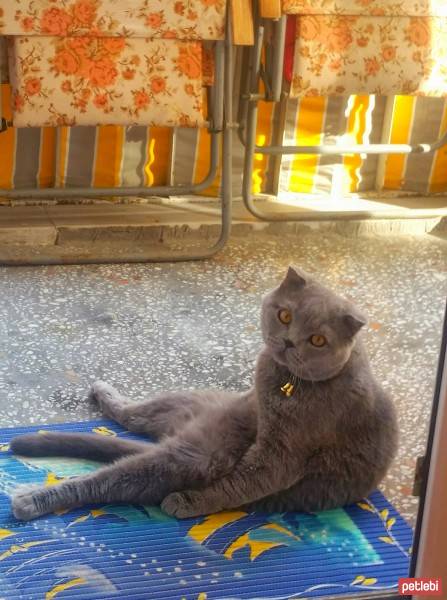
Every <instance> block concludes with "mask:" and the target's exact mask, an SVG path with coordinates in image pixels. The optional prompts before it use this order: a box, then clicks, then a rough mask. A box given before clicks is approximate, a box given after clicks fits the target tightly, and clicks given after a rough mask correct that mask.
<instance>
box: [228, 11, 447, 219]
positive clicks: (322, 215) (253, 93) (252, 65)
mask: <svg viewBox="0 0 447 600" xmlns="http://www.w3.org/2000/svg"><path fill="white" fill-rule="evenodd" d="M284 30H285V22H281V21H280V22H278V24H277V25H276V32H277V37H276V40H275V43H281V44H284ZM263 40H264V24H263V21H262V20H261V19H259V18H257V20H256V26H255V44H254V46H253V47H252V48H251V56H250V62H249V83H248V86H247V88H248V89H247V91H246V94H245V98H243V100H242V105H241V108H240V111H239V114H240V119H241V121H240V123H239V131H238V133H239V138H240V140H241V142H242V143H243V144H244V145H245V158H244V171H243V181H242V198H243V201H244V204H245V207H246V208H247V210H248V211H249V212H250V213H251V214H252V215H254V216H255V217H256V218H258V219H261V220H263V221H326V220H359V219H369V218H374V219H392V218H406V219H408V218H415V219H416V218H417V219H420V218H430V217H434V216H439V212H437V211H435V210H417V211H415V210H412V211H410V210H409V209H400V210H399V209H395V210H394V209H393V210H385V209H384V210H376V211H374V210H368V211H349V212H340V211H327V212H326V211H324V212H316V211H306V212H297V211H294V212H290V211H287V212H286V211H281V213H278V212H273V211H270V212H264V211H262V210H260V209H259V208H258V207H257V206H256V203H255V199H254V197H253V194H252V174H253V163H254V155H255V154H265V155H268V156H282V155H284V154H295V155H296V154H318V155H333V156H340V155H343V154H427V153H430V152H434V151H436V150H438V149H439V148H442V147H443V146H445V145H446V144H447V132H446V133H445V134H444V135H443V136H442V137H441V138H440V139H439V140H437V141H435V142H433V143H432V144H416V145H410V144H357V145H351V146H335V145H330V144H321V145H317V146H292V145H286V146H280V145H276V146H274V145H272V146H257V145H256V125H257V117H258V102H259V100H260V99H264V98H263V97H261V95H260V94H259V81H260V70H261V51H262V44H263ZM274 54H275V59H274V60H273V64H274V66H275V69H279V71H280V72H279V73H276V74H275V73H273V75H272V81H273V86H272V92H271V94H270V96H271V98H273V99H278V98H279V97H280V95H279V90H278V85H279V81H281V78H282V62H281V64H280V58H281V57H283V55H284V53H283V52H281V51H280V50H278V49H276V48H275V53H274ZM265 99H266V100H269V98H268V97H267V98H265Z"/></svg>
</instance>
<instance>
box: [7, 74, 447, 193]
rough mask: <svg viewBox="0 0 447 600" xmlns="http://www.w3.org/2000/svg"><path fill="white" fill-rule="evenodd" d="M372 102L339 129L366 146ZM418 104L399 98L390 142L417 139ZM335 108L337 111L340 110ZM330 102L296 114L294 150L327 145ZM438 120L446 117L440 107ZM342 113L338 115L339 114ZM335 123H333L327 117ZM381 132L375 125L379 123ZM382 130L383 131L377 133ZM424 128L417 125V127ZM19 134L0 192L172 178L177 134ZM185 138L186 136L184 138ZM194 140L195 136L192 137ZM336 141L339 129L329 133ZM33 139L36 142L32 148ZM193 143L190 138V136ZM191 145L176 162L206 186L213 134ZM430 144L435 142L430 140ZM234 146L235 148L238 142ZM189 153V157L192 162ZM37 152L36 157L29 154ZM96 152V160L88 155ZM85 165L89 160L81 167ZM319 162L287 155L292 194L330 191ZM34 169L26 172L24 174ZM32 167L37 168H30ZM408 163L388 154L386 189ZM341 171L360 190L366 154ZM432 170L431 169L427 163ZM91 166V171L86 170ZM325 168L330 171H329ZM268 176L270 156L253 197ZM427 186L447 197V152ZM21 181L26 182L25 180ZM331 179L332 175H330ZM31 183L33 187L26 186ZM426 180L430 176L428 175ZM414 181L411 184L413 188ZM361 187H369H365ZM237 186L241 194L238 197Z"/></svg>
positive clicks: (262, 132)
mask: <svg viewBox="0 0 447 600" xmlns="http://www.w3.org/2000/svg"><path fill="white" fill-rule="evenodd" d="M10 101H11V98H10V88H9V86H8V85H6V84H3V85H2V104H3V107H2V114H3V115H4V116H5V117H6V118H7V119H9V118H11V114H10V112H11V111H10ZM437 101H439V102H441V103H443V107H444V108H443V117H442V123H440V127H439V134H440V135H441V134H442V133H443V132H445V131H446V130H447V101H443V100H440V99H439V100H437ZM374 102H375V101H374V97H368V96H352V97H351V99H350V100H349V102H348V105H347V107H346V110H345V114H344V115H341V117H343V118H340V123H341V125H340V131H337V135H340V136H344V137H345V139H349V140H350V141H351V142H353V143H363V142H367V141H368V140H369V138H370V135H369V134H370V127H371V122H372V120H371V112H372V110H373V109H374ZM417 102H418V99H417V98H415V97H408V96H397V97H396V98H395V100H394V110H393V118H392V123H391V132H390V136H391V142H393V143H408V142H409V141H410V140H411V136H412V131H413V125H414V127H416V123H415V124H413V121H414V120H415V112H416V110H415V109H416V106H417ZM334 106H335V105H334ZM334 106H332V107H331V101H330V100H329V99H327V98H323V97H307V98H303V99H301V100H300V102H299V103H297V108H296V109H294V110H296V114H294V118H293V122H292V124H291V125H289V127H290V130H291V131H290V132H289V135H288V139H289V141H290V143H296V144H309V145H311V144H318V143H322V141H323V131H324V129H325V127H327V126H328V123H332V127H333V124H334V123H335V122H337V118H338V116H337V115H336V114H335V117H336V118H334V114H331V111H334V110H335V109H334ZM438 106H439V107H440V109H439V114H441V112H442V111H441V108H442V104H441V105H438ZM337 110H338V109H337ZM329 117H330V118H329ZM273 119H274V106H273V105H272V104H271V103H266V102H260V103H259V114H258V126H257V136H256V141H257V144H258V145H260V146H262V145H265V144H269V143H271V139H272V126H273ZM376 126H377V125H376ZM379 128H380V127H379ZM420 128H421V124H420V123H419V129H420ZM22 133H23V131H22V132H21V133H20V135H19V130H15V129H14V128H9V129H8V130H7V131H6V132H4V133H2V134H0V156H1V157H2V159H1V160H0V187H1V188H5V189H11V188H14V187H15V185H16V183H17V185H20V186H30V187H33V186H35V185H36V183H37V185H38V186H40V187H47V186H48V187H52V186H54V185H56V186H61V187H64V186H65V185H85V186H89V185H93V186H95V187H113V186H117V185H146V186H151V185H165V184H166V183H167V180H168V173H169V170H170V160H171V144H172V130H171V129H168V128H159V127H134V128H132V127H130V128H126V127H120V126H102V127H98V128H72V129H71V128H68V127H60V128H58V129H52V128H43V129H40V130H38V129H35V130H33V131H32V132H30V134H29V135H27V136H25V135H22ZM182 135H183V134H182ZM188 135H191V132H189V133H188ZM331 135H332V136H334V131H332V133H331ZM30 136H31V138H32V140H33V144H32V148H31V147H30V144H29V140H30ZM188 139H189V138H188ZM194 140H195V141H194V142H192V143H191V144H190V145H188V143H187V144H186V145H185V143H183V144H180V145H179V152H178V156H175V157H174V160H175V161H176V162H177V163H182V162H183V163H185V162H186V163H188V164H190V165H191V168H190V169H189V167H188V169H186V171H188V170H189V173H190V174H192V176H191V175H190V177H191V180H192V181H194V182H195V183H197V182H199V181H201V180H202V179H203V178H204V177H205V176H206V174H207V172H208V168H209V133H208V132H207V131H206V130H200V131H199V132H198V133H197V135H196V136H195V138H194ZM427 141H430V140H427ZM235 144H236V143H235ZM235 148H236V151H235V158H236V162H238V164H239V166H238V167H235V177H234V180H235V182H236V183H237V182H238V181H239V179H238V177H240V164H241V162H242V148H239V147H238V146H237V144H236V145H235ZM186 149H190V155H189V156H186V154H185V152H186ZM30 153H34V156H32V157H31V156H30ZM89 153H90V154H89ZM81 159H82V160H83V162H82V164H81ZM323 162H324V161H320V160H319V158H318V156H311V155H307V156H306V155H299V156H294V157H289V163H288V172H287V187H288V191H292V192H297V193H303V194H308V193H316V192H319V191H327V188H328V186H327V185H326V188H323V187H322V183H321V177H322V173H326V172H330V170H331V169H332V168H333V165H332V164H330V163H329V162H326V164H323ZM25 164H26V165H28V169H23V168H21V167H22V166H23V165H25ZM30 165H32V167H30ZM406 165H407V158H406V156H404V155H389V156H388V157H387V158H386V161H385V173H384V188H385V189H393V190H399V189H401V188H402V186H403V185H404V181H405V179H406ZM336 166H337V169H339V170H340V169H341V170H342V188H343V191H350V192H355V191H358V190H359V188H360V186H361V183H362V168H363V166H364V159H363V158H362V157H360V156H345V157H344V158H343V159H341V161H339V163H338V164H337V165H336ZM428 167H430V165H428ZM87 168H88V172H87V171H86V169H87ZM325 169H326V171H325ZM267 170H268V157H267V156H266V155H261V154H260V155H256V156H255V163H254V170H253V191H254V192H255V193H259V192H261V191H263V190H265V183H266V177H267ZM428 171H429V173H430V174H429V181H427V182H426V185H427V190H428V191H429V192H445V191H447V148H443V149H441V150H439V151H438V152H436V153H435V154H434V155H433V159H432V163H431V168H430V169H427V172H428ZM19 175H21V176H19ZM329 176H331V175H329ZM28 177H29V181H25V179H27V178H28ZM424 177H427V175H424ZM409 182H410V183H409ZM411 182H412V179H411V178H407V182H406V184H405V189H406V190H409V189H410V187H409V186H411ZM219 185H220V171H219V172H218V174H217V176H216V178H215V181H214V182H213V183H212V185H211V186H210V187H209V188H208V189H207V190H205V191H204V192H202V194H203V195H208V196H216V195H217V194H218V190H219ZM361 189H364V187H363V188H361ZM237 190H238V188H236V189H235V193H236V194H237V193H238V191H237Z"/></svg>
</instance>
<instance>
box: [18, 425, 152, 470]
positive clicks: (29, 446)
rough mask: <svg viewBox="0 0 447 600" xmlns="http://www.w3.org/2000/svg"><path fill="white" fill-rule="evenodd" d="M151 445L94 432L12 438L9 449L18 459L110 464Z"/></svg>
mask: <svg viewBox="0 0 447 600" xmlns="http://www.w3.org/2000/svg"><path fill="white" fill-rule="evenodd" d="M150 447H151V444H150V443H149V442H148V443H145V442H134V441H132V440H123V439H120V438H117V437H101V436H99V435H97V434H94V433H60V432H56V431H44V432H41V433H27V434H25V435H19V436H17V437H15V438H13V439H12V440H11V442H10V448H11V450H12V452H14V453H15V454H21V455H22V456H69V457H73V458H88V459H90V460H97V461H100V462H110V461H114V460H117V459H118V458H122V457H123V456H129V455H130V454H138V453H141V452H146V451H147V450H149V448H150Z"/></svg>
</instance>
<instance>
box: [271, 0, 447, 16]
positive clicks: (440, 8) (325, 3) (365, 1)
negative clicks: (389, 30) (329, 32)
mask: <svg viewBox="0 0 447 600" xmlns="http://www.w3.org/2000/svg"><path fill="white" fill-rule="evenodd" d="M282 10H283V13H284V14H289V15H298V14H300V15H331V14H334V15H359V16H367V15H372V16H393V17H397V16H401V17H447V2H446V0H282Z"/></svg>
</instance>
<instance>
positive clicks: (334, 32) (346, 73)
mask: <svg viewBox="0 0 447 600" xmlns="http://www.w3.org/2000/svg"><path fill="white" fill-rule="evenodd" d="M356 1H357V2H361V3H363V4H364V5H365V6H366V5H369V6H371V5H372V4H376V5H377V4H378V3H377V2H374V0H356ZM444 1H445V0H443V2H444ZM320 4H321V2H320ZM348 4H349V3H348ZM350 4H352V1H351V2H350ZM381 4H384V1H383V0H382V2H381ZM445 6H447V2H445ZM446 93H447V18H439V17H402V16H393V17H388V16H366V17H365V16H356V15H346V16H343V15H312V14H309V15H300V16H297V17H296V43H295V56H294V75H293V79H292V83H291V95H292V96H329V95H345V94H378V95H387V96H388V95H393V94H406V95H426V96H445V95H446Z"/></svg>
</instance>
